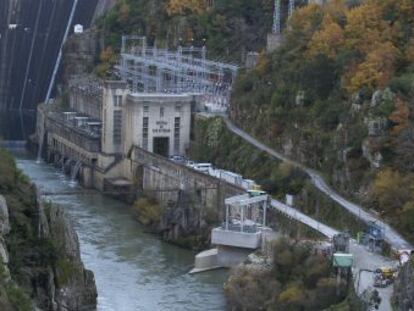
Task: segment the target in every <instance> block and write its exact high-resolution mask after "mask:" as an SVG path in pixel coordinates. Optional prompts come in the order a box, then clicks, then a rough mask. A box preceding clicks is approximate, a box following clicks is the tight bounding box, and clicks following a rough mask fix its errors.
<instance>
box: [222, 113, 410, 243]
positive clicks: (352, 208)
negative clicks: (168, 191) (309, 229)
mask: <svg viewBox="0 0 414 311" xmlns="http://www.w3.org/2000/svg"><path fill="white" fill-rule="evenodd" d="M223 119H224V121H225V123H226V126H227V128H228V129H229V130H230V131H232V132H233V133H235V134H236V135H238V136H240V137H241V138H243V139H244V140H246V141H247V142H249V143H251V144H252V145H254V146H255V147H257V148H258V149H260V150H262V151H265V152H267V153H268V154H270V155H271V156H273V157H275V158H277V159H279V160H282V161H285V162H288V163H291V164H293V165H295V166H297V167H300V168H301V169H303V170H304V171H305V172H306V173H307V174H308V175H309V177H310V178H311V181H312V183H313V184H314V185H315V187H316V188H318V189H319V190H320V191H321V192H323V193H325V194H326V195H327V196H329V197H330V198H331V199H332V200H334V201H335V202H337V203H338V204H339V205H340V206H342V207H343V208H345V209H346V210H347V211H348V212H350V213H352V214H353V215H355V216H356V217H358V218H359V219H361V220H362V221H364V222H366V223H368V222H371V221H375V222H376V223H377V224H378V225H380V226H381V227H382V228H384V231H385V240H386V241H387V242H388V243H389V244H390V245H391V246H392V247H393V248H395V249H397V250H398V249H407V248H412V247H413V246H412V245H411V244H410V243H408V242H407V241H406V240H405V239H404V238H403V237H402V236H401V235H400V234H398V233H397V232H396V231H395V230H394V229H393V228H391V226H389V225H388V224H386V223H385V222H384V221H382V220H380V219H378V218H377V217H375V216H374V215H372V214H371V213H369V212H367V211H365V210H364V209H363V208H362V207H360V206H358V205H356V204H354V203H352V202H350V201H348V200H346V199H345V198H343V197H342V196H341V195H339V194H338V193H337V192H335V191H334V190H333V189H332V188H331V187H330V186H329V185H328V184H327V183H326V182H325V180H324V179H323V177H322V176H321V175H320V174H319V173H317V172H316V171H314V170H312V169H310V168H307V167H305V166H303V165H302V164H301V163H298V162H295V161H293V160H291V159H289V158H287V157H286V156H284V155H283V154H281V153H280V152H277V151H275V150H273V149H271V148H269V147H268V146H266V145H265V144H263V143H261V142H260V141H258V140H257V139H255V138H254V137H252V136H250V135H249V134H247V133H246V132H244V131H243V130H241V129H240V128H238V127H237V126H236V125H234V124H233V123H232V122H231V121H230V120H229V119H228V118H226V117H223ZM309 225H310V224H309Z"/></svg>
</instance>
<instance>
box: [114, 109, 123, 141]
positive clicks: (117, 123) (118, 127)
mask: <svg viewBox="0 0 414 311" xmlns="http://www.w3.org/2000/svg"><path fill="white" fill-rule="evenodd" d="M121 139H122V111H121V110H115V111H114V135H113V141H114V144H116V145H119V144H120V143H121Z"/></svg>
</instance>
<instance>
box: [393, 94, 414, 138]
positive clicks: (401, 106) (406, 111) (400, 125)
mask: <svg viewBox="0 0 414 311" xmlns="http://www.w3.org/2000/svg"><path fill="white" fill-rule="evenodd" d="M409 118H410V108H408V106H407V104H406V103H405V102H404V101H402V100H401V99H399V98H397V99H396V102H395V110H394V111H393V112H392V113H391V115H390V116H389V119H390V120H391V121H392V122H393V123H394V126H393V128H392V131H391V133H392V134H393V135H398V134H399V133H400V132H401V131H402V130H404V129H406V128H407V127H408V126H409V122H410V120H409Z"/></svg>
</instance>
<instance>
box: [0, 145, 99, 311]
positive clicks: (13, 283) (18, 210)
mask: <svg viewBox="0 0 414 311" xmlns="http://www.w3.org/2000/svg"><path fill="white" fill-rule="evenodd" d="M0 158H1V159H2V161H1V163H0V259H1V260H0V268H1V269H0V310H6V311H8V310H32V309H33V307H38V308H40V309H43V310H56V311H69V310H92V309H95V308H96V302H97V300H96V298H97V290H96V286H95V279H94V275H93V273H92V271H89V270H87V269H85V267H84V266H83V263H82V261H81V258H80V250H79V242H78V237H77V235H76V232H75V231H74V229H73V227H72V225H71V223H70V221H69V219H68V218H67V217H66V216H65V213H64V212H63V210H62V209H60V208H59V207H57V206H54V205H51V204H48V203H44V202H40V201H39V199H38V197H37V194H36V188H35V187H34V185H33V184H31V183H30V182H29V180H28V179H27V177H26V176H24V175H23V174H22V173H21V172H20V171H19V170H18V169H17V168H16V165H15V163H14V160H13V158H12V157H11V156H10V155H9V154H7V153H6V152H4V151H1V150H0Z"/></svg>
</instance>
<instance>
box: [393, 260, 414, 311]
mask: <svg viewBox="0 0 414 311" xmlns="http://www.w3.org/2000/svg"><path fill="white" fill-rule="evenodd" d="M394 304H395V310H399V311H410V310H413V308H414V259H413V258H412V259H411V261H409V262H407V263H406V264H405V265H404V267H403V268H402V269H401V270H400V272H399V275H398V277H397V279H396V281H395V285H394Z"/></svg>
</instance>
